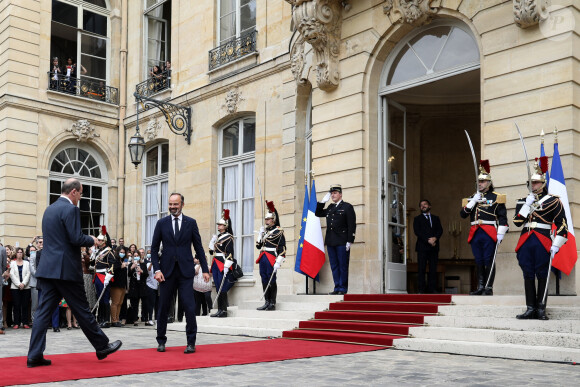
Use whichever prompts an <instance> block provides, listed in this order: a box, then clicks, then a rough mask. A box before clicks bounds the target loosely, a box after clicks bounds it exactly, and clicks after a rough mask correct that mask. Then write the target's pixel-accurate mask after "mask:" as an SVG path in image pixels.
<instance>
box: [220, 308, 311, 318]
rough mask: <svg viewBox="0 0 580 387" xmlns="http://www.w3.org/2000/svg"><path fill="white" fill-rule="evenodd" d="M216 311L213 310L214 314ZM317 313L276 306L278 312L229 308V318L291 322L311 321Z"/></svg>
mask: <svg viewBox="0 0 580 387" xmlns="http://www.w3.org/2000/svg"><path fill="white" fill-rule="evenodd" d="M214 312H215V309H214V310H212V313H214ZM314 313H315V311H308V310H279V309H278V305H276V310H267V311H266V310H265V311H261V310H256V309H237V308H228V317H257V318H263V317H262V316H264V315H266V314H267V316H268V318H271V319H290V320H310V319H311V318H313V317H314Z"/></svg>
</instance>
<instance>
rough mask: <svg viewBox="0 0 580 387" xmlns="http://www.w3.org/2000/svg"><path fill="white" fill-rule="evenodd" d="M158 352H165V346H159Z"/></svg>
mask: <svg viewBox="0 0 580 387" xmlns="http://www.w3.org/2000/svg"><path fill="white" fill-rule="evenodd" d="M157 352H165V344H159V345H158V346H157Z"/></svg>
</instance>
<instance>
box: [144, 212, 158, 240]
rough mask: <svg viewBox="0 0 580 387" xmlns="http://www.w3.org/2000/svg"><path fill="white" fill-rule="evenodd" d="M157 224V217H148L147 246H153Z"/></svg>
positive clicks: (146, 224) (146, 221)
mask: <svg viewBox="0 0 580 387" xmlns="http://www.w3.org/2000/svg"><path fill="white" fill-rule="evenodd" d="M156 224H157V216H156V215H152V216H146V217H145V244H146V245H148V246H151V242H152V240H153V231H155V225H156Z"/></svg>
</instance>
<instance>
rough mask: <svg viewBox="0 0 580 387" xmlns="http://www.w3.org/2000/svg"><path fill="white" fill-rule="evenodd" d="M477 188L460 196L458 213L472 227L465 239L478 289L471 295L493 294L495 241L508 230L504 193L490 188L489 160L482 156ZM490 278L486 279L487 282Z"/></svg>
mask: <svg viewBox="0 0 580 387" xmlns="http://www.w3.org/2000/svg"><path fill="white" fill-rule="evenodd" d="M477 187H478V192H476V193H475V194H474V195H473V196H472V197H471V198H469V199H463V208H462V209H461V212H460V216H461V217H462V218H467V217H469V219H470V221H471V227H470V229H469V236H468V238H467V242H468V243H469V244H471V251H472V252H473V255H474V256H475V265H476V269H477V289H476V290H475V291H473V292H471V293H470V294H471V295H488V296H491V295H493V281H494V279H495V265H493V267H492V262H493V255H494V252H495V247H496V244H498V243H501V241H502V240H503V238H504V236H505V234H506V232H507V231H508V222H507V211H506V207H505V202H506V196H505V195H504V194H499V193H497V192H494V191H493V183H492V181H491V174H490V166H489V161H488V160H481V161H480V165H479V176H478V177H477ZM488 278H489V283H488V284H487V286H486V282H487V280H488Z"/></svg>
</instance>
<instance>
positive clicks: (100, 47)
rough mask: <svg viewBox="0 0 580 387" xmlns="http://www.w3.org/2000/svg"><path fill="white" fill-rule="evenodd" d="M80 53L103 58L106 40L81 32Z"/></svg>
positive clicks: (105, 54) (105, 52)
mask: <svg viewBox="0 0 580 387" xmlns="http://www.w3.org/2000/svg"><path fill="white" fill-rule="evenodd" d="M81 53H83V54H89V55H92V56H98V57H101V58H105V57H106V56H107V40H106V39H102V38H97V37H94V36H90V35H87V34H82V36H81Z"/></svg>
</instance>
